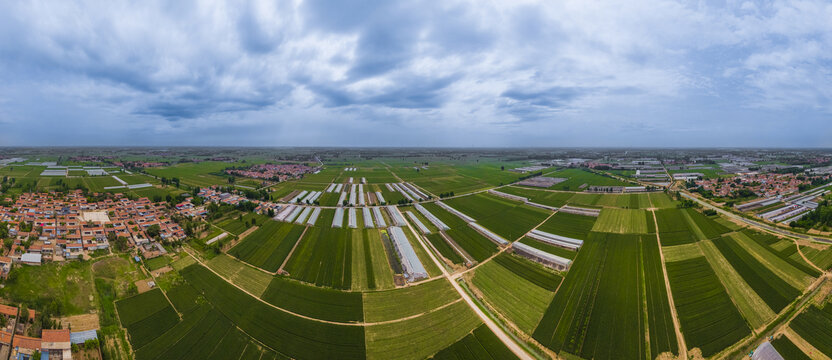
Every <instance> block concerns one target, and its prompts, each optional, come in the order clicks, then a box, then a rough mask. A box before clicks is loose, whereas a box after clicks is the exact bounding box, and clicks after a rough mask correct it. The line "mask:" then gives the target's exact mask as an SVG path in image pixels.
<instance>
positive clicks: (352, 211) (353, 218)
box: [347, 208, 358, 229]
mask: <svg viewBox="0 0 832 360" xmlns="http://www.w3.org/2000/svg"><path fill="white" fill-rule="evenodd" d="M347 214H348V222H349V226H350V228H353V229H355V228H357V227H358V219H357V218H356V215H355V208H350V210H349V212H348V213H347Z"/></svg>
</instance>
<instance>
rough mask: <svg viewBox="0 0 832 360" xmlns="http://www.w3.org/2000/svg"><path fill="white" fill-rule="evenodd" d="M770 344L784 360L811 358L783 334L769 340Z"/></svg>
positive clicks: (808, 359)
mask: <svg viewBox="0 0 832 360" xmlns="http://www.w3.org/2000/svg"><path fill="white" fill-rule="evenodd" d="M771 345H772V346H774V349H775V350H777V352H778V353H779V354H780V356H782V357H783V359H785V360H811V358H809V357H808V356H806V354H804V353H803V351H802V350H800V348H798V347H797V345H795V344H794V343H793V342H792V341H791V340H789V338H787V337H786V336H785V335H780V336H778V337H776V338H774V340H772V341H771Z"/></svg>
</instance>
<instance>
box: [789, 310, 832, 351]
mask: <svg viewBox="0 0 832 360" xmlns="http://www.w3.org/2000/svg"><path fill="white" fill-rule="evenodd" d="M790 326H791V328H792V330H794V332H795V333H797V334H798V335H800V337H802V338H803V340H806V342H808V343H809V344H811V345H812V346H814V347H815V348H816V349H818V350H819V351H820V352H822V353H823V354H824V355H826V356H827V357H832V306H830V305H829V304H828V303H827V304H826V305H825V306H824V307H823V308H818V307H817V306H816V305H811V306H809V307H808V308H806V310H804V311H803V312H802V313H800V315H798V316H797V317H796V318H794V320H792V322H791V325H790Z"/></svg>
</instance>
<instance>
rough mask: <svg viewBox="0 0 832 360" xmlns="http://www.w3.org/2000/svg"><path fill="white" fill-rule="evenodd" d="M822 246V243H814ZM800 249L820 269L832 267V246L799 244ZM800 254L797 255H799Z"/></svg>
mask: <svg viewBox="0 0 832 360" xmlns="http://www.w3.org/2000/svg"><path fill="white" fill-rule="evenodd" d="M816 246H818V247H822V246H823V245H816ZM800 251H801V252H803V255H804V256H806V258H808V259H809V261H811V262H812V263H813V264H815V265H817V266H818V267H819V268H821V269H825V270H829V269H832V246H826V247H825V248H824V249H819V248H816V247H811V246H801V247H800ZM799 256H800V255H798V257H799Z"/></svg>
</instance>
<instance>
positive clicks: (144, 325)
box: [116, 289, 179, 348]
mask: <svg viewBox="0 0 832 360" xmlns="http://www.w3.org/2000/svg"><path fill="white" fill-rule="evenodd" d="M116 309H117V310H118V315H119V318H120V319H121V325H122V326H124V328H126V329H127V333H128V334H129V335H130V343H131V344H132V345H133V347H134V348H140V347H142V346H144V345H145V344H147V343H149V342H151V341H152V340H153V339H155V338H156V337H157V336H158V335H159V333H161V332H164V331H165V330H168V329H170V328H172V327H173V326H174V325H176V323H178V322H179V315H177V314H176V310H174V309H173V307H172V306H171V305H170V302H168V300H167V299H166V298H165V295H164V294H163V293H162V290H161V289H153V290H151V291H148V292H145V293H142V294H139V295H135V296H133V297H129V298H127V299H124V300H120V301H118V302H116Z"/></svg>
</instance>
